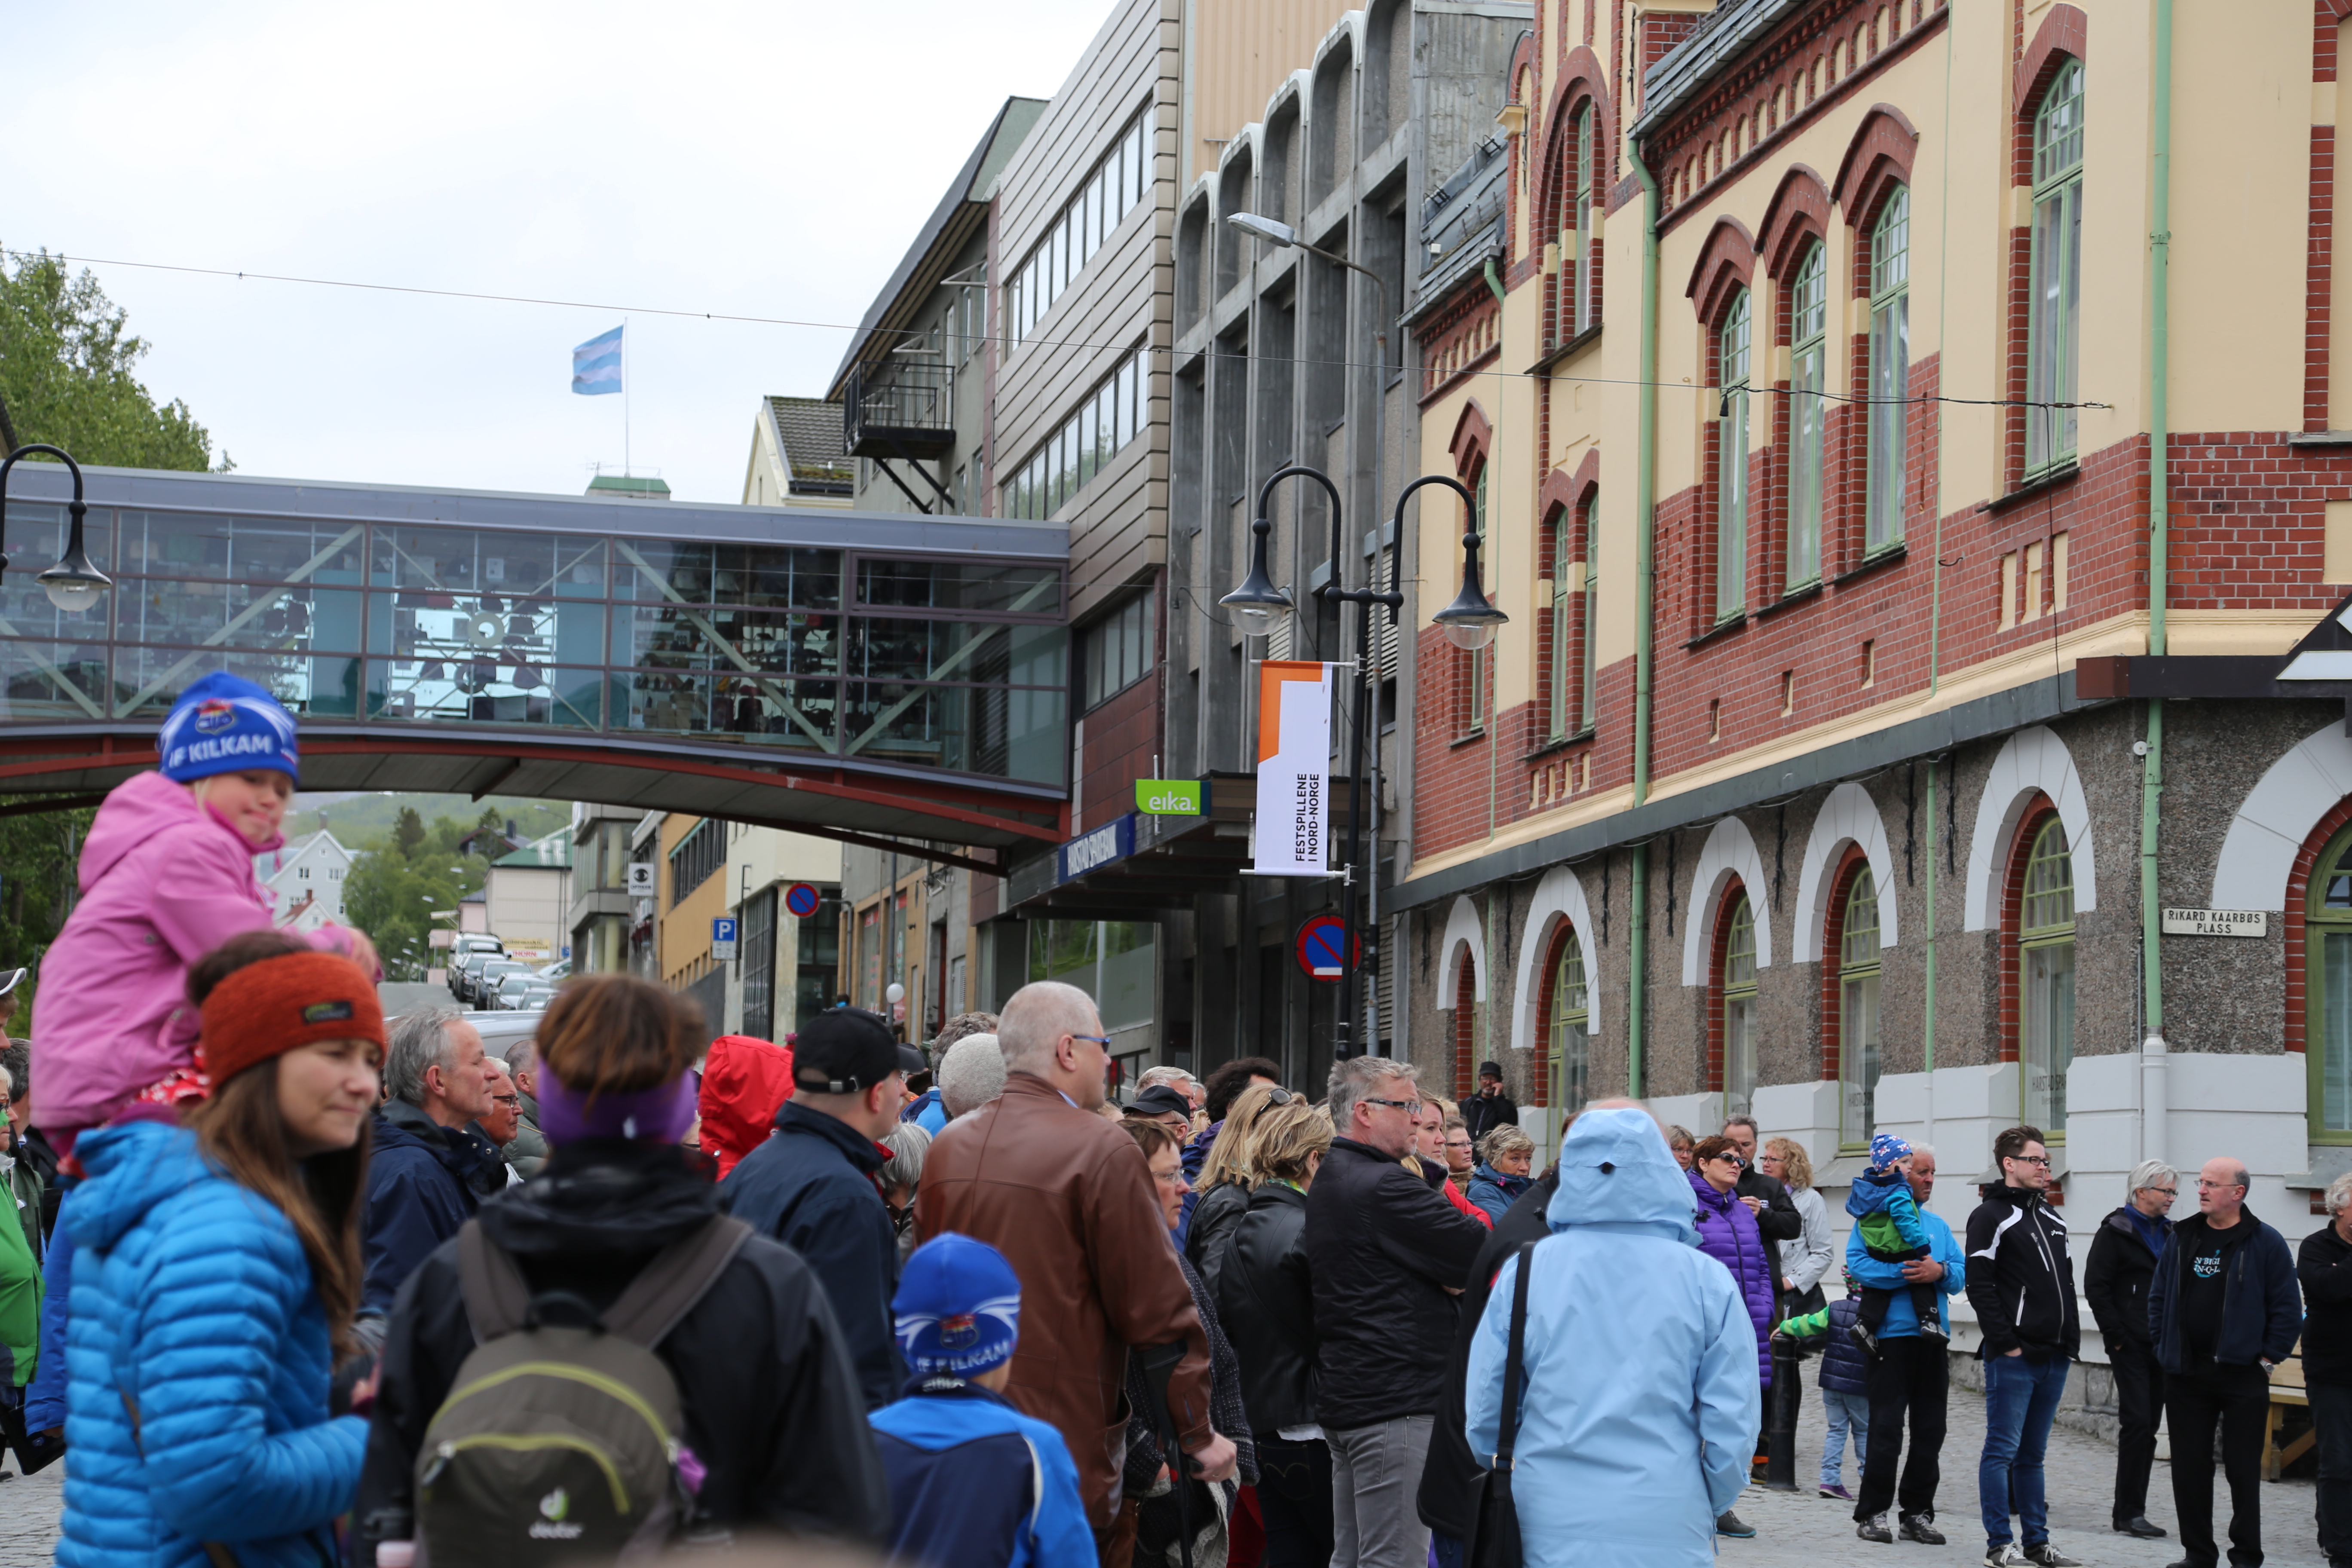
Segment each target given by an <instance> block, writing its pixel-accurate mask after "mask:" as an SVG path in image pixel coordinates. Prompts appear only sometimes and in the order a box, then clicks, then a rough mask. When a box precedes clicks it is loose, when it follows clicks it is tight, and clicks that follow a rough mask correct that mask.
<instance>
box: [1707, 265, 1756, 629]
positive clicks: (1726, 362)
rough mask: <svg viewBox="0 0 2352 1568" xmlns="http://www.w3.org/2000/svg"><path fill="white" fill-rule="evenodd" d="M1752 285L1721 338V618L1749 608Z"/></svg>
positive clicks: (1734, 304)
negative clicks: (1749, 385) (1749, 433)
mask: <svg viewBox="0 0 2352 1568" xmlns="http://www.w3.org/2000/svg"><path fill="white" fill-rule="evenodd" d="M1752 325H1753V323H1752V322H1751V321H1750V319H1749V313H1748V290H1747V289H1740V290H1739V292H1738V294H1736V295H1734V296H1733V298H1732V301H1731V309H1730V310H1728V311H1727V312H1726V313H1725V315H1724V318H1723V325H1722V327H1721V328H1720V329H1718V331H1717V338H1716V363H1717V373H1716V385H1717V387H1718V388H1719V389H1720V394H1719V401H1718V403H1717V417H1716V447H1715V618H1716V619H1717V620H1718V621H1727V620H1729V619H1731V618H1732V617H1733V616H1737V615H1739V614H1741V613H1742V612H1744V611H1745V610H1746V609H1747V607H1748V596H1747V581H1748V347H1749V343H1748V338H1749V331H1750V329H1751V327H1752Z"/></svg>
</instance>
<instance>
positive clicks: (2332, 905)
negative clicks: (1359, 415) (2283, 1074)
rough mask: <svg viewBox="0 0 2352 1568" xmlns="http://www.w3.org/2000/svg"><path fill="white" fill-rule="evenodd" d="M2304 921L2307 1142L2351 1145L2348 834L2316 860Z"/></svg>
mask: <svg viewBox="0 0 2352 1568" xmlns="http://www.w3.org/2000/svg"><path fill="white" fill-rule="evenodd" d="M2319 866H2320V869H2319V871H2318V873H2317V874H2316V875H2315V876H2314V877H2313V878H2312V879H2311V903H2310V908H2309V910H2308V911H2307V912H2306V914H2305V928H2304V942H2303V952H2304V960H2303V961H2304V965H2305V973H2306V979H2305V985H2304V993H2305V1006H2307V1007H2308V1008H2309V1012H2308V1014H2307V1015H2306V1016H2307V1020H2308V1021H2307V1022H2306V1024H2305V1029H2304V1042H2305V1044H2304V1050H2305V1054H2307V1055H2308V1056H2309V1057H2310V1058H2311V1062H2310V1068H2311V1096H2310V1100H2311V1141H2312V1142H2315V1143H2352V830H2348V831H2347V832H2345V833H2342V834H2339V835H2337V836H2336V839H2335V841H2334V842H2332V843H2330V844H2329V845H2328V846H2327V848H2326V851H2325V852H2323V853H2322V854H2321V856H2320V857H2319Z"/></svg>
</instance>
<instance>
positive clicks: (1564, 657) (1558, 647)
mask: <svg viewBox="0 0 2352 1568" xmlns="http://www.w3.org/2000/svg"><path fill="white" fill-rule="evenodd" d="M1550 521H1551V525H1550V528H1549V530H1548V531H1549V534H1550V536H1551V559H1550V560H1549V562H1547V563H1545V564H1546V565H1547V566H1549V569H1550V573H1549V574H1550V577H1551V625H1550V626H1549V632H1550V637H1551V657H1550V658H1549V660H1548V661H1547V663H1546V666H1545V669H1544V686H1545V690H1546V693H1547V695H1548V696H1549V698H1550V702H1549V708H1550V710H1551V715H1550V725H1549V734H1550V738H1551V739H1552V740H1555V741H1565V740H1566V739H1568V731H1569V726H1570V715H1571V713H1572V712H1573V695H1572V691H1571V686H1572V675H1573V671H1574V670H1575V668H1576V666H1575V664H1574V663H1573V662H1572V661H1573V659H1574V658H1575V648H1574V646H1573V638H1572V635H1571V634H1572V633H1573V632H1574V630H1575V627H1574V626H1573V624H1572V623H1573V622H1574V620H1575V609H1576V598H1577V589H1578V587H1579V584H1578V583H1577V581H1576V571H1577V567H1578V565H1579V563H1578V562H1577V560H1576V534H1575V531H1574V530H1573V528H1572V527H1571V525H1570V521H1569V516H1568V509H1567V508H1565V507H1554V508H1552V512H1551V520H1550Z"/></svg>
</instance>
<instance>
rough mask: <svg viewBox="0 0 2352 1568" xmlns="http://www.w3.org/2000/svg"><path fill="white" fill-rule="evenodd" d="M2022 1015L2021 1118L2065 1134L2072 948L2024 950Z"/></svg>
mask: <svg viewBox="0 0 2352 1568" xmlns="http://www.w3.org/2000/svg"><path fill="white" fill-rule="evenodd" d="M2023 959H2024V970H2025V974H2024V984H2023V991H2024V995H2023V997H2022V998H2021V1001H2022V1003H2023V1012H2024V1016H2023V1018H2022V1019H2021V1025H2022V1027H2021V1028H2020V1030H2019V1031H2018V1052H2017V1055H2018V1062H2019V1066H2020V1068H2021V1070H2022V1073H2023V1076H2024V1080H2025V1081H2024V1085H2023V1091H2024V1101H2025V1103H2024V1107H2023V1110H2024V1115H2025V1120H2026V1121H2029V1122H2031V1123H2032V1124H2033V1125H2034V1126H2036V1127H2039V1128H2042V1130H2043V1131H2048V1132H2052V1133H2058V1132H2063V1131H2065V1130H2066V1069H2067V1068H2068V1067H2070V1066H2071V1065H2073V1062H2074V943H2073V942H2071V941H2070V942H2052V943H2049V944H2047V945H2045V946H2042V947H2030V948H2027V949H2026V950H2025V952H2024V954H2023Z"/></svg>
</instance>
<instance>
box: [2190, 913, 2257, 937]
mask: <svg viewBox="0 0 2352 1568" xmlns="http://www.w3.org/2000/svg"><path fill="white" fill-rule="evenodd" d="M2269 931H2270V917H2269V916H2268V915H2266V914H2264V913H2263V911H2262V910H2170V909H2168V910H2165V911H2164V934H2165V935H2167V936H2265V935H2267V934H2269Z"/></svg>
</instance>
